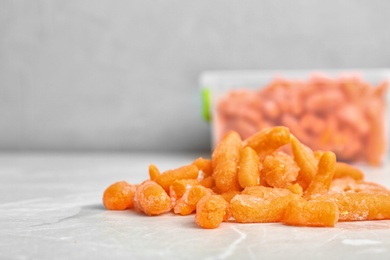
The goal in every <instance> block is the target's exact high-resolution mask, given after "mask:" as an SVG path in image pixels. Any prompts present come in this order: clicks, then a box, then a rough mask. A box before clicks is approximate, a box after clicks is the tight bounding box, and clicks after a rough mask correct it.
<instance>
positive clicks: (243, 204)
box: [230, 194, 298, 223]
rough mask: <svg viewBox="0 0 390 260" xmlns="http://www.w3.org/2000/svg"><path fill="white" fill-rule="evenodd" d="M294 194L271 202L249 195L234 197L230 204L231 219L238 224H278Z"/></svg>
mask: <svg viewBox="0 0 390 260" xmlns="http://www.w3.org/2000/svg"><path fill="white" fill-rule="evenodd" d="M296 196H298V195H296V194H290V195H287V196H281V197H277V198H274V199H271V200H267V199H263V198H260V197H257V196H251V195H245V194H242V195H236V196H235V197H234V198H233V199H232V200H231V202H230V207H231V212H232V215H233V217H234V218H235V219H236V220H237V222H239V223H261V222H263V223H264V222H278V221H280V220H281V219H282V218H283V215H284V212H285V210H286V207H287V205H288V203H289V202H290V200H292V199H294V198H295V197H296Z"/></svg>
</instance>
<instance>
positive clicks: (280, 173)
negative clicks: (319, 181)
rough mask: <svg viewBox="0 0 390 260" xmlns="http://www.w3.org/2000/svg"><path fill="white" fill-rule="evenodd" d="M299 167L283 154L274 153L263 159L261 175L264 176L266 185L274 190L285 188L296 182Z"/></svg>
mask: <svg viewBox="0 0 390 260" xmlns="http://www.w3.org/2000/svg"><path fill="white" fill-rule="evenodd" d="M298 173H299V167H298V166H297V164H296V163H295V162H294V160H293V159H292V158H291V157H290V156H289V155H287V154H286V153H284V152H276V153H273V154H272V155H268V156H266V157H265V159H264V161H263V169H262V170H261V175H264V177H265V180H266V182H267V184H268V185H270V186H271V187H275V188H285V187H287V186H288V185H290V184H291V183H292V182H293V181H295V180H296V178H297V176H298Z"/></svg>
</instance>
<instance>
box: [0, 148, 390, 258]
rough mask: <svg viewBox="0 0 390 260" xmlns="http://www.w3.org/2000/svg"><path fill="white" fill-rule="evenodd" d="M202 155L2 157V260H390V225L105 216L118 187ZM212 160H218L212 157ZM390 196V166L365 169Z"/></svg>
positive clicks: (126, 213)
mask: <svg viewBox="0 0 390 260" xmlns="http://www.w3.org/2000/svg"><path fill="white" fill-rule="evenodd" d="M198 156H200V154H199V153H197V154H181V155H179V154H149V155H147V154H1V155H0V259H113V258H115V259H122V258H123V259H287V258H289V259H298V258H300V259H302V258H305V259H368V258H369V257H370V258H371V257H372V258H373V259H389V255H390V221H388V220H386V221H367V222H350V223H348V222H345V223H338V224H337V225H336V227H335V228H304V227H290V226H285V225H282V224H278V223H275V224H236V223H223V224H222V225H221V226H220V227H219V228H217V229H214V230H205V229H201V228H198V227H197V226H196V225H195V223H194V216H193V215H191V216H187V217H182V216H175V215H173V214H170V213H168V214H165V215H163V216H158V217H147V216H144V215H142V214H139V213H136V212H133V211H121V212H117V211H107V210H104V208H103V206H102V203H101V197H102V193H103V191H104V189H105V188H106V187H107V186H108V185H109V184H111V183H113V182H116V181H119V180H127V181H129V182H131V183H139V182H141V181H143V180H144V179H146V178H147V177H148V173H147V169H148V165H149V164H150V163H154V164H155V165H157V166H158V167H159V168H160V169H161V170H165V169H172V168H176V167H179V166H182V165H184V164H187V163H189V162H191V161H193V160H194V159H196V158H197V157H198ZM202 156H204V157H208V155H207V154H206V155H202ZM363 170H364V171H365V173H366V179H367V180H372V181H375V182H380V183H382V184H383V185H385V186H387V187H389V188H390V166H389V164H388V163H387V164H386V165H385V166H384V167H383V168H364V169H363Z"/></svg>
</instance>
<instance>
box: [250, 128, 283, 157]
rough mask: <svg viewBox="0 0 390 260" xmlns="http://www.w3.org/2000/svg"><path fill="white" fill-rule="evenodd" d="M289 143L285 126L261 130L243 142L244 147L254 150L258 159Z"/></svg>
mask: <svg viewBox="0 0 390 260" xmlns="http://www.w3.org/2000/svg"><path fill="white" fill-rule="evenodd" d="M289 142H290V130H289V129H288V128H287V127H285V126H276V127H270V128H266V129H263V130H261V131H259V132H258V133H256V134H254V135H253V136H251V137H249V138H248V139H246V140H245V144H246V146H249V147H251V148H252V149H254V150H255V151H256V152H257V153H258V154H259V157H260V159H262V158H264V157H265V156H266V155H268V154H271V153H272V152H274V151H276V150H277V149H278V148H280V147H281V146H283V145H285V144H288V143H289Z"/></svg>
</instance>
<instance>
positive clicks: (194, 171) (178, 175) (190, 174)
mask: <svg viewBox="0 0 390 260" xmlns="http://www.w3.org/2000/svg"><path fill="white" fill-rule="evenodd" d="M198 174H199V170H198V168H197V167H196V166H195V165H193V164H189V165H184V166H181V167H179V168H176V169H173V170H167V171H165V172H163V173H162V174H161V175H159V176H158V177H157V178H156V179H155V180H154V181H155V182H157V183H158V184H159V185H160V186H161V187H162V188H163V189H164V190H165V191H166V192H169V186H170V185H171V184H172V183H173V182H174V181H176V180H183V179H197V178H198Z"/></svg>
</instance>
